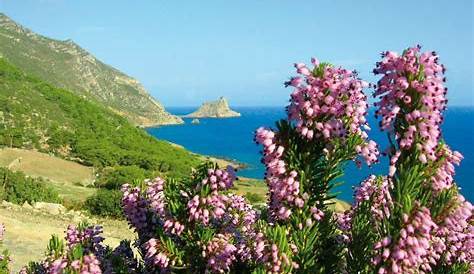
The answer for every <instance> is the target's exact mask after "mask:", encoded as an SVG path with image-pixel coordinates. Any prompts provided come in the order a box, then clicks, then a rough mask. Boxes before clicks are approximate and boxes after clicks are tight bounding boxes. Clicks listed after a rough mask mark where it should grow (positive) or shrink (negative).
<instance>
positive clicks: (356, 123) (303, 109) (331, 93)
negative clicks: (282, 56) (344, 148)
mask: <svg viewBox="0 0 474 274" xmlns="http://www.w3.org/2000/svg"><path fill="white" fill-rule="evenodd" d="M312 64H313V65H314V69H313V70H321V71H322V74H321V75H316V74H314V73H312V71H313V70H310V69H308V68H307V67H306V65H305V64H303V63H298V64H295V67H296V68H297V73H299V74H301V75H302V77H298V79H304V81H301V80H298V82H297V83H294V84H290V85H291V86H294V87H295V90H294V91H293V93H292V94H291V98H290V105H289V106H288V119H289V120H290V121H294V122H295V124H296V128H297V130H298V132H300V134H301V135H302V136H303V137H305V138H307V139H308V140H312V139H313V138H318V139H319V138H322V139H324V140H325V141H334V139H344V138H346V137H347V135H348V134H356V135H359V136H360V137H361V138H362V139H363V140H366V139H367V133H366V132H365V131H364V130H363V129H370V128H369V127H368V125H367V121H366V118H365V115H366V114H367V108H368V104H367V97H366V96H365V94H364V92H363V89H364V88H365V87H367V86H368V84H367V83H365V82H364V81H362V80H359V79H358V78H357V75H356V73H355V72H353V71H349V70H345V69H343V68H333V67H331V66H329V65H326V64H320V63H319V61H317V59H315V58H313V59H312ZM295 78H296V77H295ZM295 78H292V79H295ZM357 152H358V153H359V155H360V156H361V157H363V158H364V160H365V162H366V163H367V164H368V165H372V164H373V163H376V162H377V157H378V154H379V151H378V147H377V144H376V143H375V142H373V141H368V142H365V143H364V144H362V145H360V146H359V147H358V151H357Z"/></svg>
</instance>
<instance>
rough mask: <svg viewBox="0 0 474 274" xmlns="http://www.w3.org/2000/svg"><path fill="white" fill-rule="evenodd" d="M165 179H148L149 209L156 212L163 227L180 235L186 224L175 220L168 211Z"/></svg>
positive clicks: (147, 195)
mask: <svg viewBox="0 0 474 274" xmlns="http://www.w3.org/2000/svg"><path fill="white" fill-rule="evenodd" d="M164 188H165V180H163V179H161V178H160V177H157V178H155V179H154V180H151V181H147V188H146V191H145V197H146V201H147V204H148V208H149V210H150V211H151V212H152V213H154V216H155V218H157V220H158V222H159V224H161V225H162V226H163V229H164V230H165V231H166V232H168V233H171V234H175V235H180V234H181V233H182V232H183V230H184V225H183V224H181V223H180V222H179V221H177V220H175V219H174V218H173V217H172V216H171V214H170V213H169V212H168V209H167V207H166V198H165V193H164Z"/></svg>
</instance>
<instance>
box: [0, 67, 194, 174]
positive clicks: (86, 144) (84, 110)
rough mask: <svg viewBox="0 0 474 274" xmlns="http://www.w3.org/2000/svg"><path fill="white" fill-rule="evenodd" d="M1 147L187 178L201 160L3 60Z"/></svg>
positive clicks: (96, 105)
mask: <svg viewBox="0 0 474 274" xmlns="http://www.w3.org/2000/svg"><path fill="white" fill-rule="evenodd" d="M0 145H3V146H13V147H21V148H28V149H40V150H42V151H45V152H53V153H55V154H57V155H62V156H63V157H66V158H73V159H75V160H77V161H80V162H82V163H84V164H86V165H89V166H96V167H102V166H114V165H137V166H140V167H142V168H144V169H149V170H159V171H162V172H164V173H166V174H168V175H173V176H174V175H176V176H179V175H183V174H187V173H188V172H189V170H190V168H191V167H192V166H195V165H196V164H197V163H198V162H200V160H199V159H198V157H197V156H196V155H192V154H191V153H189V152H187V151H186V150H184V149H181V148H177V147H173V146H171V145H170V144H169V143H167V142H164V141H159V140H156V139H155V138H154V137H152V136H150V135H148V134H147V133H146V132H145V131H144V130H142V129H139V128H136V127H135V126H133V125H132V124H130V123H129V122H128V121H127V120H126V119H124V118H122V117H120V116H118V115H116V114H114V113H113V112H112V111H110V110H108V109H106V108H105V107H102V106H100V105H98V104H95V103H92V102H90V101H88V100H86V99H83V98H81V97H79V96H77V95H75V94H73V93H71V92H69V91H67V90H64V89H58V88H56V87H53V86H51V85H49V84H47V83H45V82H44V81H42V80H39V79H38V78H35V77H32V76H29V75H26V74H24V73H23V72H21V71H20V70H18V69H17V68H15V67H14V66H12V65H10V64H9V63H7V62H6V61H5V59H2V58H0Z"/></svg>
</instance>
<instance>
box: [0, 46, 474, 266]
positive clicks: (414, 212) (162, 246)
mask: <svg viewBox="0 0 474 274" xmlns="http://www.w3.org/2000/svg"><path fill="white" fill-rule="evenodd" d="M311 63H312V66H311V67H308V66H307V65H305V64H303V63H298V64H295V67H296V70H297V73H298V74H299V75H298V76H295V77H292V78H291V79H290V80H289V81H288V82H287V83H286V84H287V86H291V87H292V88H293V91H292V93H291V96H290V103H289V106H288V107H287V114H288V116H287V118H286V119H283V120H281V121H278V122H277V123H276V126H275V127H274V128H259V129H258V130H257V131H256V136H255V140H256V142H257V143H258V144H260V145H261V146H262V162H263V163H264V164H265V166H266V168H267V170H266V174H265V181H266V184H267V186H268V201H267V204H266V206H265V208H264V209H263V210H261V211H257V210H255V209H254V208H253V207H252V206H251V205H250V203H249V202H248V201H247V200H246V199H245V198H244V197H242V196H239V195H236V194H233V193H231V192H230V189H231V188H232V187H233V182H234V180H235V173H234V171H233V169H232V168H230V167H228V168H227V169H221V168H219V167H218V166H216V165H214V164H204V165H201V166H199V167H198V168H197V169H195V170H194V171H193V172H192V173H191V174H190V175H189V176H184V177H180V178H162V177H156V178H155V179H151V180H145V181H142V182H138V183H133V184H124V185H123V186H122V187H121V191H122V193H123V195H122V210H123V213H124V216H125V217H126V218H127V220H128V222H129V224H130V226H131V228H133V229H134V230H135V232H136V233H137V239H136V240H135V241H134V242H133V243H131V242H128V241H123V242H122V244H121V245H120V246H119V247H118V248H116V249H114V250H111V249H110V248H108V247H106V246H105V245H104V244H103V243H102V241H103V238H102V237H101V233H102V231H101V228H100V227H98V226H94V225H87V224H81V225H79V226H74V225H72V226H69V227H68V229H67V231H66V237H65V239H64V240H62V239H60V238H58V237H53V238H52V239H51V242H50V244H49V246H48V249H47V252H46V256H45V258H44V259H43V260H42V261H40V262H34V263H31V264H29V265H28V266H26V267H25V268H24V269H23V270H22V273H45V272H46V273H379V274H384V273H472V271H473V269H474V264H473V262H474V249H473V245H474V218H473V210H474V208H473V206H472V204H471V203H470V202H469V201H466V200H465V199H464V197H463V196H462V195H461V193H460V192H459V189H458V187H457V185H456V183H455V181H454V175H455V165H457V164H459V163H460V161H461V160H462V155H461V154H460V153H459V152H456V151H452V150H451V149H450V148H449V146H448V145H447V144H446V143H445V142H444V141H443V138H442V132H441V125H442V121H443V111H444V110H445V108H446V107H447V100H446V92H447V88H446V87H445V81H446V79H445V78H444V70H445V68H444V66H443V65H441V64H440V60H439V57H438V56H437V54H436V53H435V52H424V53H422V52H421V49H420V47H419V46H417V47H412V48H408V49H406V50H405V51H404V52H403V53H402V54H398V53H396V52H392V51H387V52H384V53H383V54H382V60H381V61H380V62H378V63H377V65H376V68H375V69H374V73H375V74H376V75H379V76H380V79H379V81H378V82H377V84H376V85H374V84H369V83H366V82H364V81H363V80H361V79H360V78H359V77H358V76H357V74H356V73H355V72H353V71H350V70H346V69H344V68H341V67H334V66H333V65H331V64H328V63H320V62H319V61H318V60H317V59H315V58H313V59H312V60H311ZM369 88H370V89H373V90H374V96H375V97H376V98H377V102H376V103H375V106H376V108H377V111H376V115H377V117H378V118H379V120H380V128H381V130H384V131H386V132H387V136H388V138H389V141H390V142H389V143H390V144H389V146H388V147H384V148H379V146H378V145H377V144H376V143H375V142H374V141H372V140H370V135H369V128H368V125H367V121H366V115H367V109H368V107H369V105H368V102H367V101H368V100H367V96H366V95H365V94H366V93H365V91H366V89H369ZM383 156H384V157H386V159H385V160H387V161H389V162H390V168H389V170H387V172H386V174H377V175H371V174H368V175H367V178H366V179H365V180H364V181H362V182H361V183H360V184H359V185H357V186H355V191H354V202H353V204H352V206H351V208H350V209H349V210H347V211H346V212H344V213H337V212H334V211H333V210H332V209H331V207H330V206H331V203H333V198H335V195H334V194H333V192H332V188H333V187H334V186H335V185H337V184H338V183H339V180H338V178H340V177H341V175H343V174H344V167H345V165H346V163H347V162H348V161H355V162H356V163H357V164H358V165H373V164H376V163H377V162H378V161H380V159H382V157H383ZM132 247H135V248H137V250H138V252H137V253H134V252H133V250H132ZM5 258H6V256H5V257H4V260H3V262H5V261H6V259H5ZM5 265H6V264H5ZM4 267H7V266H4Z"/></svg>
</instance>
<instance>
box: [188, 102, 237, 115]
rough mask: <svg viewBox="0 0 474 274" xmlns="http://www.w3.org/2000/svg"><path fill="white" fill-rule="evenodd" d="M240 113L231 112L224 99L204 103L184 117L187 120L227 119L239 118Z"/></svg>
mask: <svg viewBox="0 0 474 274" xmlns="http://www.w3.org/2000/svg"><path fill="white" fill-rule="evenodd" d="M239 116H240V113H238V112H236V111H233V110H231V109H230V107H229V103H227V100H226V99H225V98H224V97H221V98H219V99H218V100H217V101H213V102H206V103H204V104H202V105H201V106H200V107H199V109H198V110H196V111H195V112H193V113H190V114H188V115H185V116H184V117H187V118H229V117H239Z"/></svg>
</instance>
